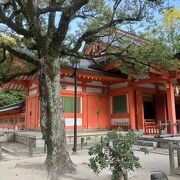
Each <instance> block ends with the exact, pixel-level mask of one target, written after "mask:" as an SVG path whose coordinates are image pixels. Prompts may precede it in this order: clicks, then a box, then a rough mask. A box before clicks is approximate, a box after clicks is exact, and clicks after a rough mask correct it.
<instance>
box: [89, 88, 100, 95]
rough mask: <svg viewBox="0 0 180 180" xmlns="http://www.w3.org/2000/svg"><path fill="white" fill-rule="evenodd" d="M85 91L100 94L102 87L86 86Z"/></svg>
mask: <svg viewBox="0 0 180 180" xmlns="http://www.w3.org/2000/svg"><path fill="white" fill-rule="evenodd" d="M86 92H89V93H98V94H102V89H99V88H90V87H87V88H86Z"/></svg>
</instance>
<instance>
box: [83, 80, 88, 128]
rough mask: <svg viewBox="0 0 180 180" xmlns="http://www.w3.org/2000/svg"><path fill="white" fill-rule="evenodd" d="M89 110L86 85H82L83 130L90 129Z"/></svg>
mask: <svg viewBox="0 0 180 180" xmlns="http://www.w3.org/2000/svg"><path fill="white" fill-rule="evenodd" d="M87 114H88V109H87V94H86V83H85V82H83V83H82V117H83V128H86V129H87V128H88V117H87Z"/></svg>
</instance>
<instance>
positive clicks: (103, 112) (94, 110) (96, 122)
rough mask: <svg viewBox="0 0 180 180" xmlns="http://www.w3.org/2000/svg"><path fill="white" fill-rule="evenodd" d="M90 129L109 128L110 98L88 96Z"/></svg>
mask: <svg viewBox="0 0 180 180" xmlns="http://www.w3.org/2000/svg"><path fill="white" fill-rule="evenodd" d="M87 112H88V126H87V127H88V129H102V128H108V127H109V122H108V115H109V111H108V98H107V97H106V96H101V95H88V109H87Z"/></svg>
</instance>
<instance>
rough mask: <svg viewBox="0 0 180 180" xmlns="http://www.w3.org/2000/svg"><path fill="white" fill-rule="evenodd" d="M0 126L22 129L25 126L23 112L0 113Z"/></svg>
mask: <svg viewBox="0 0 180 180" xmlns="http://www.w3.org/2000/svg"><path fill="white" fill-rule="evenodd" d="M0 128H2V129H15V128H17V129H24V128H25V113H19V114H11V115H1V116H0Z"/></svg>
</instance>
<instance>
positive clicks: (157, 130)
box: [144, 121, 180, 135]
mask: <svg viewBox="0 0 180 180" xmlns="http://www.w3.org/2000/svg"><path fill="white" fill-rule="evenodd" d="M173 126H176V129H177V133H178V134H179V133H180V121H177V122H176V123H171V122H170V121H168V122H163V123H162V122H161V121H159V123H158V124H157V123H155V122H145V123H144V134H146V135H148V134H158V135H162V134H168V133H170V129H171V127H173Z"/></svg>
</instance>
